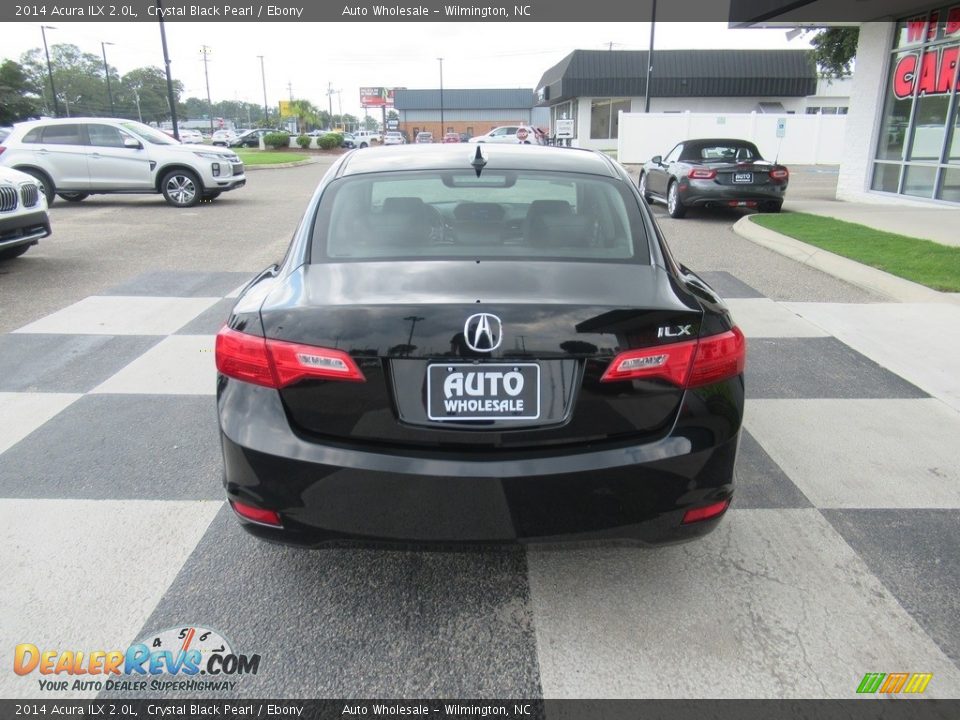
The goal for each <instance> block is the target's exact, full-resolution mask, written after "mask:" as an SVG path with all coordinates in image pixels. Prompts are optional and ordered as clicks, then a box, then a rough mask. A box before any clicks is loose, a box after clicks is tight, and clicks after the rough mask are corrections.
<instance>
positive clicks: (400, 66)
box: [0, 22, 810, 115]
mask: <svg viewBox="0 0 960 720" xmlns="http://www.w3.org/2000/svg"><path fill="white" fill-rule="evenodd" d="M49 24H51V25H54V26H55V27H56V29H55V30H48V31H47V42H48V43H49V44H51V45H53V44H56V43H71V44H74V45H77V46H79V47H80V48H81V50H84V51H86V52H90V53H95V54H96V55H98V56H99V55H100V54H101V47H100V43H101V42H110V43H113V45H108V46H107V48H106V50H107V60H108V61H109V63H110V65H112V66H114V67H116V68H117V69H118V70H119V72H120V74H121V75H122V74H124V73H126V72H128V71H130V70H132V69H134V68H136V67H141V66H144V65H156V66H158V67H163V51H162V47H161V43H160V31H159V27H158V24H157V23H155V22H131V23H122V22H110V23H93V22H84V23H70V22H55V23H49ZM166 34H167V45H168V48H169V51H170V59H171V61H172V62H171V69H172V72H173V76H174V78H175V79H177V80H180V81H181V82H183V85H184V89H185V92H184V97H190V96H196V97H200V98H203V97H206V86H205V82H204V72H203V62H202V59H201V53H200V48H201V46H203V45H206V46H208V47H209V48H210V53H209V55H208V58H209V66H208V69H209V75H210V95H211V99H212V100H213V102H218V101H220V100H247V101H250V102H254V103H257V104H262V103H263V87H262V82H261V74H260V60H259V59H258V57H257V56H258V55H263V56H264V68H265V74H266V83H267V101H268V102H269V104H270V106H271V107H272V108H275V107H276V105H277V101H278V100H281V99H288V98H289V96H290V93H291V89H292V93H293V96H294V97H295V98H297V99H300V98H305V99H307V100H310V101H312V102H313V103H314V104H315V105H317V106H318V107H320V108H326V107H328V105H329V103H328V96H327V89H328V87H330V88H332V89H333V90H334V91H338V90H339V91H340V94H339V95H337V94H333V95H332V96H331V98H330V100H331V101H332V107H333V112H334V113H339V112H340V111H341V108H342V111H343V112H345V113H351V114H354V115H361V114H362V111H361V109H360V100H359V89H360V88H361V87H370V86H374V87H375V86H384V87H407V88H436V87H439V83H440V63H439V61H438V60H437V58H441V57H442V58H443V86H444V88H494V87H499V88H520V87H523V88H535V87H536V85H537V82H538V81H539V79H540V77H541V75H542V74H543V72H544V71H545V70H546V69H547V68H549V67H550V66H552V65H554V64H556V63H557V62H559V61H560V60H561V59H562V58H563V57H564V56H566V55H567V54H569V53H570V52H571V51H573V50H576V49H595V50H600V49H607V48H609V47H611V43H612V48H613V49H614V50H645V49H646V48H647V47H648V43H649V38H650V25H649V23H512V24H511V23H489V22H488V23H467V22H463V23H413V22H401V23H372V22H356V23H280V22H270V23H252V22H234V23H218V22H204V23H186V22H167V23H166ZM0 37H2V38H3V43H2V47H0V59H11V60H19V58H20V55H21V54H22V53H23V52H25V51H27V50H30V49H32V48H37V47H40V48H42V47H43V40H42V37H41V34H40V23H28V22H17V23H0ZM809 40H810V36H809V35H807V36H805V37H799V38H795V39H794V40H787V38H786V34H785V32H784V30H768V29H747V30H731V29H729V28H728V26H727V24H726V23H722V22H721V23H657V26H656V42H655V47H656V48H657V49H683V48H696V49H705V48H795V49H802V48H808V47H809ZM328 83H329V84H328Z"/></svg>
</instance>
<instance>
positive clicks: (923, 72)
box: [839, 8, 960, 202]
mask: <svg viewBox="0 0 960 720" xmlns="http://www.w3.org/2000/svg"><path fill="white" fill-rule="evenodd" d="M958 60H960V11H958V10H957V9H956V8H954V9H953V10H951V9H950V8H940V9H936V10H932V11H930V12H926V13H920V14H918V15H916V16H914V17H910V18H905V19H904V20H901V21H900V22H899V23H898V24H897V29H896V37H895V41H894V47H893V48H892V49H891V51H890V65H889V72H888V79H887V86H886V97H885V98H884V105H883V114H882V119H881V123H880V133H879V137H878V140H877V149H876V153H875V155H874V158H875V159H874V168H873V179H872V182H871V188H872V189H874V190H880V191H883V192H892V193H898V194H903V195H910V196H913V197H921V198H936V199H940V200H947V201H950V202H958V201H960V198H958V194H960V188H958V185H957V179H958V174H960V173H958V170H960V137H958V130H957V123H958V115H957V113H958V108H957V104H958V85H960V62H958ZM839 111H840V112H842V113H844V114H846V108H841V109H840V110H839Z"/></svg>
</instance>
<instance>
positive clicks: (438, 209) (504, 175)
mask: <svg viewBox="0 0 960 720" xmlns="http://www.w3.org/2000/svg"><path fill="white" fill-rule="evenodd" d="M311 255H312V258H313V262H324V261H326V262H343V261H350V260H369V259H384V258H396V259H407V258H430V259H447V258H461V257H478V258H479V257H483V258H514V257H515V258H529V259H574V260H595V261H605V260H607V261H624V260H630V261H633V262H638V263H643V264H649V262H650V259H649V248H648V245H647V239H646V233H645V231H644V226H643V223H642V220H641V217H640V212H639V208H638V206H637V201H636V198H635V197H634V196H633V195H632V194H631V193H630V191H629V190H628V189H627V187H626V186H625V184H624V183H622V182H617V181H615V180H612V179H608V178H603V177H599V176H595V175H577V174H573V173H548V172H543V173H537V172H526V171H490V170H487V171H484V172H483V174H482V176H481V177H479V178H478V177H477V176H476V174H475V173H474V171H473V170H472V169H471V170H469V171H460V170H457V171H421V172H411V173H404V172H395V173H394V172H390V173H379V174H376V175H374V174H370V175H358V176H354V177H347V178H341V179H340V180H336V181H334V182H333V183H331V184H330V186H329V187H328V188H327V190H326V191H325V192H324V194H323V197H322V198H321V201H320V208H319V210H318V212H317V217H316V220H315V222H314V230H313V241H312V253H311Z"/></svg>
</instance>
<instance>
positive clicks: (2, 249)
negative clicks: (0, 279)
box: [0, 167, 50, 260]
mask: <svg viewBox="0 0 960 720" xmlns="http://www.w3.org/2000/svg"><path fill="white" fill-rule="evenodd" d="M49 234H50V219H49V217H48V216H47V201H46V198H44V197H43V193H42V192H41V191H40V184H39V183H38V182H37V181H36V180H34V179H33V178H32V177H30V176H29V175H27V174H26V173H22V172H18V171H17V170H11V169H10V168H5V167H0V260H9V259H11V258H15V257H17V256H18V255H23V254H24V253H25V252H26V251H27V250H28V249H29V248H30V246H31V245H36V244H37V241H38V240H40V238H45V237H46V236H47V235H49Z"/></svg>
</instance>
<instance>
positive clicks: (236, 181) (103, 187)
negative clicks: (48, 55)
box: [0, 118, 247, 207]
mask: <svg viewBox="0 0 960 720" xmlns="http://www.w3.org/2000/svg"><path fill="white" fill-rule="evenodd" d="M0 165H5V166H7V167H12V168H15V169H17V170H22V171H23V172H25V173H27V174H29V175H32V176H33V177H34V178H36V179H37V180H38V181H40V184H41V186H42V187H43V193H44V195H45V196H46V199H47V204H48V205H49V204H51V203H52V202H53V199H54V197H55V196H56V195H59V196H60V197H62V198H63V199H64V200H70V201H72V202H79V201H80V200H83V199H85V198H87V197H88V196H89V195H94V194H98V193H163V196H164V198H166V200H167V202H168V203H170V204H171V205H173V206H174V207H192V206H194V205H196V204H197V203H199V202H201V201H202V200H213V199H214V198H215V197H217V196H218V195H220V193H222V192H226V191H227V190H235V189H236V188H239V187H243V186H244V185H245V184H246V182H247V178H246V175H245V174H244V168H243V163H242V162H241V161H240V158H239V157H237V154H236V153H235V152H233V150H228V149H227V148H216V147H202V148H201V147H197V146H196V145H182V144H181V143H178V142H177V141H176V140H174V139H173V138H171V137H170V136H168V135H166V134H164V133H163V132H161V131H159V130H156V129H155V128H152V127H150V126H149V125H144V124H143V123H138V122H135V121H133V120H117V119H110V118H61V119H57V120H52V119H47V120H34V121H32V122H24V123H19V124H17V125H15V126H14V129H13V132H12V133H10V135H9V136H8V137H7V138H6V139H5V140H4V141H3V143H2V144H0Z"/></svg>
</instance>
